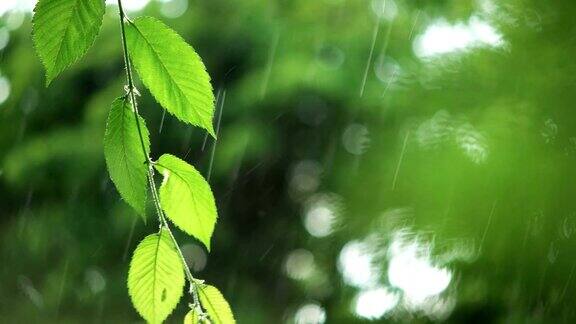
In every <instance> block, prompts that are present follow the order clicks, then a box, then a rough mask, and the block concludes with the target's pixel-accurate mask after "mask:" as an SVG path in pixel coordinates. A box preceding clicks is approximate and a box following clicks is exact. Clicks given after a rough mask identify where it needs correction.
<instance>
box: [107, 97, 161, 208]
mask: <svg viewBox="0 0 576 324" xmlns="http://www.w3.org/2000/svg"><path fill="white" fill-rule="evenodd" d="M138 119H139V123H140V127H141V130H142V137H143V140H144V146H145V148H146V152H145V153H146V156H147V155H148V152H149V151H150V140H149V139H148V136H149V133H148V129H147V128H146V123H145V122H144V119H143V118H142V117H140V116H138ZM104 157H105V158H106V166H107V167H108V173H109V174H110V178H112V182H114V185H115V186H116V189H118V192H119V193H120V196H122V198H123V199H124V200H125V201H126V202H127V203H128V204H129V205H130V206H132V207H133V208H134V209H135V210H136V212H138V214H139V215H140V216H142V217H145V215H146V192H147V190H148V166H147V165H146V164H144V162H145V156H144V152H143V151H142V143H141V142H140V137H139V136H138V127H137V125H136V117H135V116H134V111H133V110H132V104H131V103H130V101H129V100H128V98H127V97H123V98H118V99H116V100H114V102H113V103H112V108H111V109H110V114H109V115H108V122H107V124H106V133H105V134H104Z"/></svg>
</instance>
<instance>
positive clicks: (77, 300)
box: [0, 0, 576, 323]
mask: <svg viewBox="0 0 576 324" xmlns="http://www.w3.org/2000/svg"><path fill="white" fill-rule="evenodd" d="M29 2H30V1H4V0H2V3H1V4H0V13H2V16H1V20H0V322H1V323H78V322H90V323H130V322H138V321H139V317H138V315H137V313H136V312H135V311H134V309H133V308H132V306H131V305H130V301H129V297H128V293H127V288H126V278H127V269H128V263H129V260H130V256H131V254H132V251H133V250H134V248H135V246H136V245H137V243H138V242H139V241H140V240H141V239H142V238H144V237H145V235H146V234H148V233H152V232H154V231H156V230H157V228H158V227H157V226H158V225H157V221H156V218H155V216H154V213H153V208H149V210H148V218H147V221H146V223H144V222H143V221H142V220H141V219H140V218H139V217H138V216H137V215H135V213H134V212H133V211H132V210H131V209H130V208H129V207H128V206H127V205H126V204H125V203H124V202H122V201H121V200H120V198H119V195H118V194H117V193H116V192H115V189H114V187H113V185H112V184H111V182H110V180H109V179H108V175H107V172H106V169H105V165H104V158H103V153H102V138H103V134H104V125H105V118H106V115H107V113H108V110H109V107H110V104H111V102H112V101H113V99H114V98H115V97H117V96H119V95H122V94H123V84H124V70H123V61H122V53H121V48H120V44H121V43H120V36H119V25H118V16H117V7H116V6H115V5H114V4H113V3H114V1H111V2H112V4H109V5H108V7H107V13H106V16H105V19H104V24H103V28H102V31H101V35H100V36H99V37H98V39H97V41H96V43H95V45H94V47H93V48H92V49H91V50H90V51H89V52H88V55H87V56H86V57H85V58H84V59H83V60H82V61H81V62H80V63H79V64H77V65H76V66H75V67H74V68H72V69H71V70H69V71H67V72H65V73H64V74H63V75H62V76H61V77H60V78H59V79H58V80H56V81H54V82H53V83H52V85H51V86H50V87H49V88H44V86H43V84H44V76H43V73H44V72H43V71H42V69H41V65H40V63H39V60H38V58H37V57H36V56H35V54H34V50H33V46H32V42H31V39H30V30H31V27H30V18H31V13H30V11H28V10H27V9H26V8H21V7H20V6H25V3H29ZM32 2H33V1H32ZM125 2H126V3H127V7H129V8H131V9H132V11H131V12H130V15H131V16H132V17H135V16H137V15H142V14H147V15H152V16H156V17H161V18H162V19H163V20H164V21H165V22H166V23H167V24H168V25H170V26H172V27H173V28H174V29H175V30H177V31H178V32H179V33H181V34H182V35H183V36H184V38H185V39H186V40H187V41H188V42H189V43H191V44H192V45H193V46H194V47H195V49H196V50H197V51H198V53H199V54H200V56H201V57H202V58H203V60H204V61H205V62H206V65H207V68H208V71H209V73H210V75H211V77H212V80H213V84H214V87H215V89H216V91H217V94H218V98H219V102H218V107H220V108H219V109H221V111H222V118H221V123H220V133H219V137H218V143H217V145H216V147H215V150H214V153H213V159H211V157H212V149H213V145H214V143H213V141H212V140H211V139H210V138H208V140H207V141H206V142H205V137H206V135H205V133H204V132H202V131H201V130H200V129H197V128H192V127H189V126H185V125H183V124H181V123H180V122H179V121H178V120H176V119H175V118H173V117H171V116H169V115H168V114H166V116H163V114H162V110H161V108H160V106H159V105H158V104H157V103H155V102H154V100H153V98H152V97H151V95H150V94H149V93H148V92H147V91H146V90H145V89H144V87H142V86H140V87H139V88H140V92H141V94H142V96H141V113H142V114H143V116H144V117H145V118H146V120H147V123H148V126H149V129H150V132H151V134H152V136H151V139H152V156H153V157H154V158H158V157H159V156H160V155H161V154H162V153H171V154H174V155H177V156H179V157H181V158H183V159H185V160H186V161H188V162H190V163H192V164H194V165H195V166H197V168H198V169H199V170H201V171H202V172H203V174H204V175H207V173H208V170H209V169H211V170H212V172H211V175H210V183H211V184H212V185H213V187H214V193H215V197H216V200H217V205H218V209H219V219H218V223H217V225H216V230H215V233H214V237H213V241H212V252H211V253H210V254H207V253H206V251H205V250H204V249H203V248H202V247H201V245H200V244H198V242H195V241H193V240H192V239H190V238H189V237H187V236H185V235H182V233H177V234H178V235H177V238H178V239H179V241H180V243H181V245H182V248H183V251H184V254H185V255H186V258H187V260H188V262H189V264H190V265H191V267H192V268H193V270H194V272H195V274H196V276H197V277H199V278H203V279H206V281H207V282H208V283H210V284H214V285H216V286H218V287H220V288H221V290H222V292H223V294H224V295H225V296H226V297H227V298H228V299H229V301H230V304H231V305H232V308H233V310H234V312H235V315H236V318H237V320H238V322H239V323H281V322H286V323H355V322H359V323H360V322H370V321H377V322H385V321H390V322H396V321H398V322H429V321H447V322H453V323H459V322H480V323H487V322H502V323H527V322H529V323H561V322H567V323H573V322H574V321H575V320H576V292H575V291H576V278H575V277H576V274H575V273H574V272H575V269H576V261H575V260H576V259H575V258H574V255H576V110H575V109H576V77H575V76H576V59H575V58H574V57H575V53H576V20H575V19H574V15H575V13H576V2H575V1H573V0H556V1H537V0H505V1H495V0H478V1H473V0H427V1H424V0H422V1H399V0H387V1H385V0H374V1H368V0H318V1H310V0H281V1H280V0H278V1H269V0H258V1H256V0H251V1H246V0H189V1H188V0H162V1H154V0H153V1H151V2H149V3H147V1H145V0H135V1H129V0H125ZM10 6H16V7H19V9H12V10H8V9H10ZM2 10H3V11H5V12H2ZM6 10H8V11H6ZM217 115H218V114H217ZM150 207H151V206H150ZM189 302H191V298H188V299H187V300H186V301H185V302H181V303H180V305H179V306H178V308H177V309H176V310H175V312H174V313H173V314H172V315H171V316H170V317H169V319H168V321H169V322H170V323H179V322H180V321H181V320H182V319H183V317H184V314H185V312H186V310H187V308H188V303H189Z"/></svg>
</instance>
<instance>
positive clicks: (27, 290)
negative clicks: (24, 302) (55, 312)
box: [18, 276, 44, 309]
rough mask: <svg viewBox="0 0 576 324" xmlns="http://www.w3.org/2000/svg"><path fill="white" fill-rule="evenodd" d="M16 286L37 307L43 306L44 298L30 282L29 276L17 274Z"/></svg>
mask: <svg viewBox="0 0 576 324" xmlns="http://www.w3.org/2000/svg"><path fill="white" fill-rule="evenodd" d="M18 287H19V288H20V290H22V292H24V294H25V295H26V297H28V299H30V301H31V302H32V304H34V306H36V307H37V308H39V309H42V308H44V298H43V297H42V295H41V294H40V292H38V290H37V289H36V288H35V287H34V285H33V284H32V281H31V280H30V278H28V277H26V276H18Z"/></svg>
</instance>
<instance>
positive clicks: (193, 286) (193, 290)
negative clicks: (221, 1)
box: [118, 0, 205, 316]
mask: <svg viewBox="0 0 576 324" xmlns="http://www.w3.org/2000/svg"><path fill="white" fill-rule="evenodd" d="M118 10H119V14H120V29H121V31H122V48H123V52H124V65H125V68H126V79H127V82H128V95H129V96H130V101H131V102H132V107H133V111H134V117H135V119H136V128H137V129H138V136H139V138H140V144H141V145H142V151H143V152H144V159H145V160H144V163H146V164H147V165H148V182H149V183H150V191H151V192H152V200H153V201H154V207H155V208H156V213H157V214H158V222H159V226H160V228H165V229H166V230H167V231H168V233H169V234H170V238H171V239H172V242H173V243H174V246H175V247H176V251H177V252H178V255H179V257H180V261H181V262H182V266H183V268H184V272H185V273H186V278H187V279H188V281H189V282H190V294H192V297H193V299H194V305H195V308H196V309H197V311H198V310H199V311H200V314H199V315H201V316H205V314H204V312H203V311H202V308H201V307H198V306H199V305H200V300H199V297H198V286H197V285H198V284H201V282H200V281H199V280H197V279H195V278H194V276H193V275H192V272H191V271H190V268H189V267H188V264H187V263H186V259H185V258H184V255H183V254H182V250H181V249H180V246H179V245H178V242H177V241H176V238H175V237H174V234H173V233H172V230H171V229H170V226H169V225H168V221H167V220H166V217H165V216H164V212H163V211H162V207H161V206H160V198H159V196H158V190H157V188H156V184H155V183H154V168H153V164H154V163H153V161H152V160H151V159H150V156H149V154H148V152H147V151H146V145H145V144H144V137H143V136H142V129H141V126H140V118H139V117H140V116H139V114H138V105H137V101H136V95H135V90H136V88H135V87H134V79H133V77H132V66H131V64H130V57H129V52H128V44H127V42H126V30H125V27H124V21H125V20H126V21H127V20H128V17H127V16H126V14H125V12H124V9H123V7H122V0H118Z"/></svg>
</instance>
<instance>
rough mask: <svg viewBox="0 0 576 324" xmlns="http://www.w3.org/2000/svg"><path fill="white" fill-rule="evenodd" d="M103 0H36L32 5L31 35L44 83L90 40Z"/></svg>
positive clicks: (99, 20) (80, 53) (81, 52)
mask: <svg viewBox="0 0 576 324" xmlns="http://www.w3.org/2000/svg"><path fill="white" fill-rule="evenodd" d="M105 8H106V7H105V4H104V0H40V1H38V3H37V4H36V7H35V8H34V18H33V20H32V24H33V39H34V45H35V47H36V51H37V52H38V56H40V59H41V60H42V63H43V64H44V68H45V69H46V84H47V85H48V84H50V82H51V81H52V80H53V79H54V78H56V77H57V76H58V74H60V72H62V71H64V69H66V68H67V67H68V66H70V65H72V64H73V63H74V62H76V61H77V60H78V59H80V58H81V57H82V56H83V55H84V54H85V53H86V51H88V49H89V48H90V46H92V44H93V43H94V39H95V38H96V36H97V35H98V32H99V31H100V25H102V18H103V17H104V11H105Z"/></svg>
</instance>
